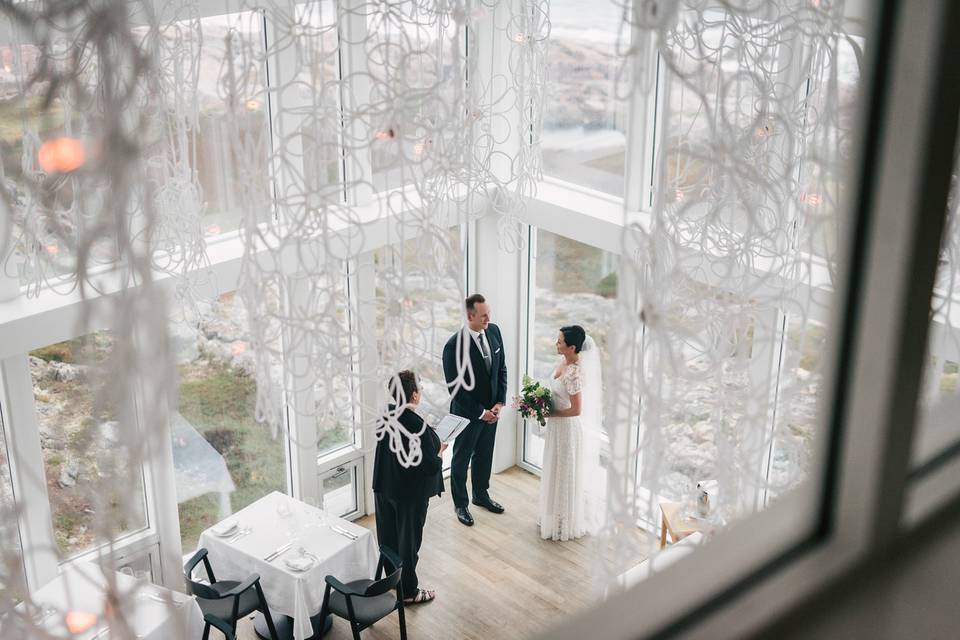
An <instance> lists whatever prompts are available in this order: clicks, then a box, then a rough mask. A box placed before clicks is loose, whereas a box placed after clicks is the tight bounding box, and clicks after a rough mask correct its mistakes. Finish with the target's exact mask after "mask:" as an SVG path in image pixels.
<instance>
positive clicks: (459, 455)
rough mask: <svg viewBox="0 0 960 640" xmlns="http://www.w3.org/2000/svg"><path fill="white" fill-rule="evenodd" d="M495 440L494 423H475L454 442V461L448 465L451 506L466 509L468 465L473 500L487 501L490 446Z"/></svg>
mask: <svg viewBox="0 0 960 640" xmlns="http://www.w3.org/2000/svg"><path fill="white" fill-rule="evenodd" d="M496 439H497V423H493V424H489V423H487V422H484V421H482V420H474V421H473V422H471V423H470V426H469V427H467V428H466V429H464V430H463V431H462V432H461V433H460V435H458V436H457V437H456V439H455V440H454V441H453V461H452V462H451V464H450V493H452V494H453V506H455V507H466V506H467V505H469V504H470V501H469V500H468V499H467V466H470V468H471V469H472V471H471V472H470V485H471V488H472V491H473V497H474V498H486V497H488V496H487V490H488V489H489V488H490V471H491V469H492V468H493V445H494V443H495V442H496Z"/></svg>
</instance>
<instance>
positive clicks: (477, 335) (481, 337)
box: [467, 327, 493, 418]
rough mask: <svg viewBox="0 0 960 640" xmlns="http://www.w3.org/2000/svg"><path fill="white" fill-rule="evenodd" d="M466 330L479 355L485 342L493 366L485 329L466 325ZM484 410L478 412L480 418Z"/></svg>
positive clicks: (481, 353)
mask: <svg viewBox="0 0 960 640" xmlns="http://www.w3.org/2000/svg"><path fill="white" fill-rule="evenodd" d="M467 331H469V332H470V337H472V338H473V342H474V344H476V345H477V349H479V350H480V355H481V356H482V355H483V343H484V342H486V343H487V353H488V354H490V366H491V367H492V366H493V352H492V351H491V350H490V341H489V340H487V335H486V332H485V331H474V330H473V329H471V328H470V327H467ZM486 412H487V410H486V409H484V411H483V413H481V414H480V417H481V418H482V417H483V414H484V413H486Z"/></svg>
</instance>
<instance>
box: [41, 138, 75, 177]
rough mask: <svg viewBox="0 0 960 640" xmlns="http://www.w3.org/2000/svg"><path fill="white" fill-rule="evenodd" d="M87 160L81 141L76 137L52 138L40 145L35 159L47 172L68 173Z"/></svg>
mask: <svg viewBox="0 0 960 640" xmlns="http://www.w3.org/2000/svg"><path fill="white" fill-rule="evenodd" d="M86 160H87V154H86V152H85V151H84V150H83V143H82V142H80V141H79V140H77V139H76V138H54V139H53V140H47V141H46V142H44V143H43V144H42V145H40V151H39V152H37V161H38V162H39V163H40V168H41V169H43V170H44V171H46V172H47V173H69V172H71V171H74V170H76V169H79V168H80V167H81V166H82V165H83V163H84V162H86Z"/></svg>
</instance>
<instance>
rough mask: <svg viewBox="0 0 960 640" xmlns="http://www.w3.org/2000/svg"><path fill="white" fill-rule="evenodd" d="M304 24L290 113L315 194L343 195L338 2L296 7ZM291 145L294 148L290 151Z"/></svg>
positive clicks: (309, 185) (305, 172)
mask: <svg viewBox="0 0 960 640" xmlns="http://www.w3.org/2000/svg"><path fill="white" fill-rule="evenodd" d="M294 11H295V12H296V17H297V21H298V24H299V25H300V28H301V29H302V34H301V35H302V43H303V50H302V53H301V55H302V56H303V60H302V64H301V66H300V68H299V73H298V74H297V77H296V80H295V85H294V86H293V87H292V88H293V90H294V94H293V95H285V98H286V99H288V100H291V101H293V102H296V103H297V105H296V106H295V107H291V106H290V104H288V103H286V102H285V103H284V106H286V107H287V112H286V113H285V114H284V117H285V118H289V119H292V120H294V123H295V124H296V126H297V127H299V129H300V134H301V140H302V143H303V177H304V180H305V181H306V186H307V188H308V189H309V190H310V191H311V192H313V193H324V194H327V195H329V196H330V197H333V198H335V199H339V197H340V195H341V194H340V193H338V192H330V191H329V190H328V189H331V188H332V189H334V190H336V189H337V188H338V187H339V186H340V180H341V157H340V156H341V147H340V125H341V114H340V111H339V109H340V90H341V88H342V87H341V85H340V84H339V83H338V82H337V81H338V80H339V77H340V70H339V69H340V48H339V47H340V41H339V38H338V34H337V14H336V7H335V5H334V3H333V2H332V1H331V0H319V1H318V0H312V1H310V2H306V3H304V4H297V5H295V7H294ZM289 149H290V148H289V147H288V150H289Z"/></svg>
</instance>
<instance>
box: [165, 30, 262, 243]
mask: <svg viewBox="0 0 960 640" xmlns="http://www.w3.org/2000/svg"><path fill="white" fill-rule="evenodd" d="M161 35H162V37H161V39H160V50H159V54H160V58H161V62H162V64H163V69H164V72H165V73H166V74H167V75H168V77H167V79H166V82H164V83H163V88H164V90H165V92H164V94H163V96H162V97H163V103H164V105H165V106H166V109H167V111H166V114H165V116H166V117H165V119H164V120H163V121H162V122H160V123H158V124H160V125H162V126H161V130H160V131H158V143H157V145H155V146H154V147H153V148H152V149H151V150H150V151H149V152H148V155H152V156H153V157H152V158H151V159H150V160H151V162H150V171H151V177H153V178H154V179H155V180H156V184H157V186H158V190H159V193H158V200H157V202H158V204H159V205H160V207H161V210H160V214H161V216H163V217H164V218H165V219H166V220H168V222H169V224H176V222H175V221H176V220H178V219H179V218H178V216H180V215H183V212H182V211H179V210H177V208H178V207H179V208H182V207H184V206H197V207H199V210H200V212H201V213H202V215H201V220H202V224H203V228H204V233H205V235H207V236H216V235H218V234H221V233H225V232H227V231H232V230H235V229H237V228H238V227H239V226H240V224H241V221H242V220H243V217H244V215H245V211H246V208H247V207H249V206H250V204H251V202H254V201H255V202H257V203H263V212H262V215H269V208H268V206H267V202H268V201H267V198H266V195H267V185H268V179H269V173H268V167H267V158H268V151H269V136H268V134H267V126H268V123H267V115H266V114H267V93H266V69H265V68H264V62H263V60H264V55H263V16H262V14H261V13H260V12H258V11H246V12H241V13H232V14H228V15H221V16H207V17H204V18H199V19H196V20H186V21H182V22H173V23H171V24H169V25H166V26H165V27H164V28H163V29H162V31H161ZM193 87H196V90H195V92H194V90H193ZM183 182H186V184H188V185H189V184H192V185H193V186H194V187H195V188H196V189H197V192H196V193H195V194H194V193H193V192H192V191H189V190H183V189H182V184H181V183H183ZM170 184H181V191H177V192H170V191H169V185H170ZM194 195H195V200H194V199H193V198H192V197H191V196H194ZM168 196H169V197H168ZM258 215H259V214H258Z"/></svg>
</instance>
